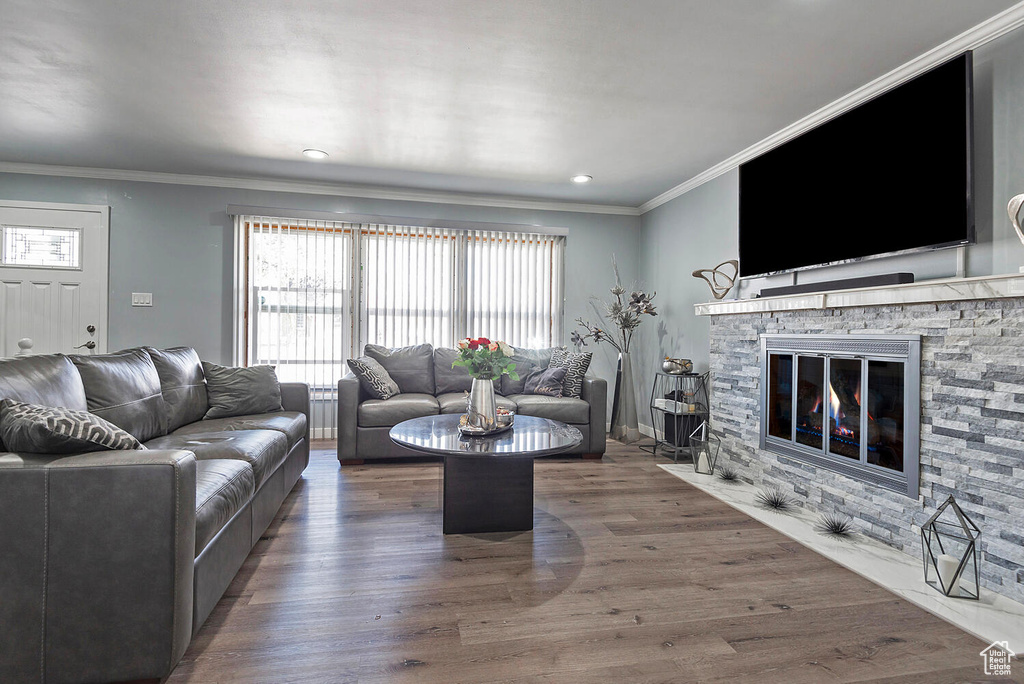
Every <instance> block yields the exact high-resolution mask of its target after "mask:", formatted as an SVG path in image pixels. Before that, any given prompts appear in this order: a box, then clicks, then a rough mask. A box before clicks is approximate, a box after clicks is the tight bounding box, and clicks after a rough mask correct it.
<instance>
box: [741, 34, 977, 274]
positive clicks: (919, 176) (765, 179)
mask: <svg viewBox="0 0 1024 684" xmlns="http://www.w3.org/2000/svg"><path fill="white" fill-rule="evenodd" d="M971 82H972V62H971V53H969V52H968V53H965V54H964V55H961V56H960V57H957V58H956V59H953V60H952V61H950V62H946V63H945V64H943V65H941V66H938V67H936V68H934V69H932V70H930V71H928V72H925V73H924V74H921V75H920V76H917V77H916V78H914V79H913V80H910V81H908V82H906V83H903V84H902V85H900V86H898V87H896V88H894V89H892V90H890V91H888V92H886V93H883V94H882V95H879V96H878V97H876V98H874V99H872V100H869V101H868V102H866V103H864V104H862V105H859V106H858V107H856V108H854V109H852V110H850V111H848V112H845V113H844V114H842V115H840V116H838V117H836V118H835V119H832V120H830V121H827V122H826V123H824V124H822V125H821V126H818V127H817V128H815V129H813V130H811V131H808V132H807V133H804V134H802V135H800V136H799V137H797V138H794V139H792V140H790V141H788V142H786V143H784V144H782V145H780V146H778V147H776V148H774V149H772V150H770V151H768V152H766V153H765V154H763V155H761V156H760V157H757V158H756V159H753V160H751V161H749V162H747V163H745V164H743V165H741V166H740V215H739V223H740V226H739V245H740V259H739V261H740V275H741V276H753V275H762V274H767V273H775V272H779V271H790V270H796V269H800V268H806V267H808V266H816V265H821V264H829V263H836V262H842V261H848V260H851V259H858V258H863V257H869V256H875V255H881V254H889V253H893V252H901V251H905V250H913V249H922V248H930V247H941V246H947V245H956V244H965V243H968V242H973V240H974V208H973V204H972V198H971V194H972V193H971V189H972V174H971V156H972V147H973V145H972V140H973V135H972V129H973V125H972V111H973V108H972V96H971Z"/></svg>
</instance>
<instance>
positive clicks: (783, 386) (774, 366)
mask: <svg viewBox="0 0 1024 684" xmlns="http://www.w3.org/2000/svg"><path fill="white" fill-rule="evenodd" d="M768 375H769V378H770V383H771V384H770V385H769V392H771V397H770V398H769V404H770V407H771V408H770V409H769V410H768V434H770V435H771V436H772V437H779V438H781V439H792V436H793V355H792V354H772V355H771V360H770V361H769V365H768Z"/></svg>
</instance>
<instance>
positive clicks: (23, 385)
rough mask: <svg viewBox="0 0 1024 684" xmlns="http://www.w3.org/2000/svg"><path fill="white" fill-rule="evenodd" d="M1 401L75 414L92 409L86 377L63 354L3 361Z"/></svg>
mask: <svg viewBox="0 0 1024 684" xmlns="http://www.w3.org/2000/svg"><path fill="white" fill-rule="evenodd" d="M0 399H13V400H14V401H20V402H22V403H23V404H38V405H39V406H63V407H65V408H69V409H72V410H75V411H86V410H88V408H89V405H88V402H87V401H86V399H85V386H84V385H83V384H82V376H81V375H79V374H78V370H76V369H75V364H73V363H71V359H69V358H68V357H66V356H63V355H61V354H47V355H40V356H22V357H17V358H13V359H0ZM3 449H4V446H3V442H0V451H3Z"/></svg>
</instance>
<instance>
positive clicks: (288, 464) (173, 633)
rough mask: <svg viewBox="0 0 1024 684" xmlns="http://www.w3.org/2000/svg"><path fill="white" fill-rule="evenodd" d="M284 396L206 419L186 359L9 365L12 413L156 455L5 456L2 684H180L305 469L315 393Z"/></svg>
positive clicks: (149, 355)
mask: <svg viewBox="0 0 1024 684" xmlns="http://www.w3.org/2000/svg"><path fill="white" fill-rule="evenodd" d="M155 378H158V380H154V379H155ZM154 382H155V383H156V384H155V386H154ZM281 396H282V405H283V409H284V410H283V411H279V412H275V413H267V414H260V415H243V416H237V417H231V418H217V419H212V420H203V419H202V417H203V415H204V414H205V412H206V401H207V400H206V387H205V382H204V376H203V369H202V366H201V365H200V361H199V357H198V356H197V355H196V353H195V351H193V350H192V349H188V348H184V347H179V348H176V349H170V350H164V351H162V352H161V351H157V350H154V349H141V350H140V349H136V350H128V351H125V352H119V353H116V354H108V355H100V356H90V357H68V356H63V355H50V356H31V357H24V358H17V359H5V360H0V399H4V398H9V399H12V400H15V401H20V402H24V403H30V404H42V405H44V406H54V407H66V408H70V409H76V410H83V411H84V410H89V411H92V412H93V413H95V414H96V415H100V416H102V417H104V418H105V419H107V420H108V421H110V422H113V423H115V424H116V425H118V426H119V427H121V428H123V429H124V430H126V431H128V432H130V433H132V434H133V435H135V436H136V437H137V438H140V435H142V436H143V438H140V439H142V441H144V443H145V446H146V447H147V449H146V450H133V451H96V452H91V453H84V454H75V455H53V454H29V453H9V452H7V451H6V450H5V449H4V448H3V445H2V444H0V682H5V683H6V684H10V683H12V682H110V681H125V680H135V679H159V678H162V677H165V676H166V675H168V674H169V673H170V672H171V670H172V669H173V668H174V666H175V665H176V664H177V662H178V661H179V660H180V658H181V656H182V655H183V654H184V652H185V648H186V647H187V646H188V644H189V641H190V640H191V638H192V636H193V635H194V634H195V633H196V631H198V629H199V627H200V626H201V625H202V624H203V621H204V620H206V618H207V616H208V615H209V614H210V612H211V611H212V610H213V607H214V606H215V605H216V603H217V601H218V600H219V599H220V597H221V596H222V595H223V593H224V591H225V589H227V586H228V584H229V583H230V582H231V580H232V578H233V577H234V576H235V574H236V573H237V572H238V569H239V568H240V567H241V565H242V562H243V561H244V560H245V558H246V556H247V555H248V554H249V552H250V550H251V549H252V547H253V546H254V545H255V544H256V542H257V541H259V539H260V535H261V534H262V533H263V532H264V531H265V530H266V528H267V526H268V525H269V524H270V522H271V521H272V520H273V518H274V515H275V514H276V513H277V510H278V509H279V508H280V506H281V504H282V502H283V501H284V499H285V497H286V496H287V495H288V493H289V491H291V489H292V487H293V485H294V484H295V483H296V481H297V480H298V479H299V477H300V476H301V474H302V471H303V470H304V469H305V467H306V465H307V464H308V462H309V388H308V387H307V386H306V385H301V384H287V383H282V384H281Z"/></svg>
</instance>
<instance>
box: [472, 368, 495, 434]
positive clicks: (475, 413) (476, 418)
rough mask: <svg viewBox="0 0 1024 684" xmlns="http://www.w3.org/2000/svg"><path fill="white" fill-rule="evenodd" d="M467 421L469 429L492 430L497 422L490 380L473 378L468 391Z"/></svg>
mask: <svg viewBox="0 0 1024 684" xmlns="http://www.w3.org/2000/svg"><path fill="white" fill-rule="evenodd" d="M467 409H468V410H467V412H466V416H467V421H468V423H469V425H470V426H471V427H475V428H480V429H482V430H493V429H494V426H495V420H497V403H496V402H495V401H494V383H493V382H492V381H491V380H481V379H480V378H473V386H472V388H470V390H469V405H468V407H467Z"/></svg>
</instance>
